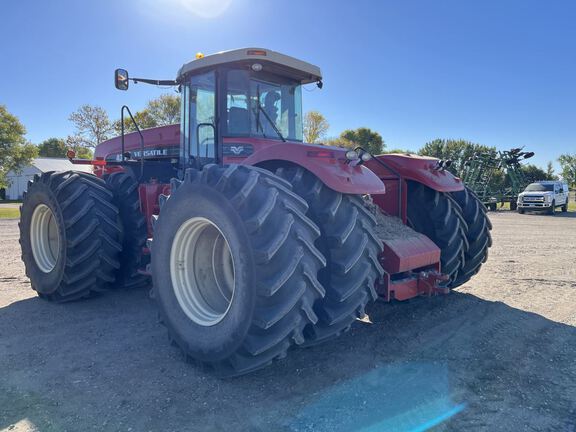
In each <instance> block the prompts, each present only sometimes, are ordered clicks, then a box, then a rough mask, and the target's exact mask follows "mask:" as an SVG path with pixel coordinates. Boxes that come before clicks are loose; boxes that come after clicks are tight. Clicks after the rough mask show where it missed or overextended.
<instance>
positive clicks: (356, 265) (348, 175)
mask: <svg viewBox="0 0 576 432" xmlns="http://www.w3.org/2000/svg"><path fill="white" fill-rule="evenodd" d="M115 79H116V87H117V88H119V89H122V90H126V89H127V88H128V83H129V80H132V81H134V82H146V83H153V84H162V85H174V86H177V87H178V89H179V91H180V93H181V98H182V114H181V123H180V125H171V126H165V127H158V128H152V129H147V130H143V131H140V130H139V129H138V126H137V125H136V124H135V122H133V123H134V127H135V129H136V132H132V133H129V134H124V133H122V136H120V137H117V138H114V139H111V140H109V141H106V142H103V143H102V144H100V145H99V146H98V147H97V148H96V152H95V159H94V160H93V161H84V162H82V161H80V160H76V159H74V155H73V152H71V153H70V155H69V156H70V159H71V160H72V161H73V162H74V163H89V164H92V165H93V166H94V175H91V174H87V173H83V172H75V171H68V172H48V173H44V174H42V175H41V176H39V177H36V178H35V179H34V181H33V182H31V183H30V184H29V186H28V192H27V194H26V196H25V199H24V203H23V205H22V216H21V223H20V234H21V238H20V242H21V245H22V258H23V260H24V263H25V265H26V273H27V275H28V276H29V278H30V281H31V284H32V288H33V289H34V290H36V291H37V292H38V295H39V296H41V297H42V298H45V299H48V300H53V301H59V302H61V301H70V300H77V299H80V298H84V297H88V296H90V295H91V294H93V293H97V292H101V291H105V290H107V289H109V288H113V287H119V286H139V285H148V284H149V283H150V278H151V282H152V290H151V295H152V297H153V298H155V299H156V302H157V304H158V308H159V310H160V316H161V319H162V322H163V323H164V324H165V326H166V327H167V329H168V333H169V337H170V339H171V340H172V341H173V342H174V343H175V344H176V345H178V346H179V347H180V348H181V349H182V351H183V352H184V353H185V355H186V356H188V357H190V358H193V359H195V360H198V361H200V362H202V363H205V364H207V365H209V366H210V367H212V368H213V369H214V370H215V371H216V372H217V373H220V374H223V375H239V374H243V373H247V372H250V371H253V370H256V369H259V368H261V367H263V366H266V365H268V364H270V363H271V362H273V361H274V360H275V359H279V358H282V357H284V356H285V355H286V354H287V352H288V350H289V349H290V348H292V347H294V346H311V345H315V344H317V343H320V342H323V341H325V340H328V339H331V338H333V337H335V336H338V335H339V334H341V333H342V332H344V331H346V330H348V329H349V328H350V326H351V325H352V324H353V323H354V321H355V320H356V319H357V318H361V317H363V316H364V313H365V312H364V310H365V307H366V305H367V304H368V303H369V302H372V301H374V300H376V298H377V297H378V296H380V297H381V298H383V299H384V300H386V301H391V300H394V299H396V300H404V299H408V298H411V297H415V296H419V295H431V294H438V293H447V292H448V291H449V289H451V288H454V287H457V286H459V285H461V284H462V283H464V282H466V281H467V280H468V279H470V277H472V276H473V275H474V274H475V273H477V272H478V270H479V269H480V266H481V265H482V263H483V262H484V261H485V260H486V258H487V253H488V248H489V247H490V245H491V239H490V228H491V226H490V222H489V220H488V218H487V217H486V215H485V211H484V207H483V206H482V204H481V203H480V202H479V201H478V199H477V198H476V197H475V196H474V194H473V193H471V192H470V191H469V190H468V189H467V188H466V187H465V186H464V184H463V183H462V182H461V180H460V179H458V178H456V177H454V176H453V175H451V174H450V173H449V172H448V171H446V170H445V168H446V167H447V165H448V163H449V162H448V161H441V160H437V159H433V158H425V157H418V156H414V155H398V154H394V155H381V156H375V157H374V156H372V155H370V154H369V153H368V152H366V151H365V150H364V149H361V148H357V149H355V150H346V149H341V148H336V147H327V146H322V145H312V144H305V143H303V142H302V103H301V87H302V86H303V85H306V84H314V83H315V84H317V85H318V87H320V88H321V87H322V76H321V73H320V69H319V68H317V67H316V66H313V65H311V64H309V63H305V62H303V61H300V60H297V59H295V58H292V57H288V56H286V55H283V54H279V53H276V52H274V51H271V50H266V49H260V48H248V49H239V50H234V51H228V52H222V53H217V54H214V55H210V56H202V55H200V54H199V55H198V56H197V58H196V59H195V60H193V61H191V62H189V63H187V64H185V65H184V66H183V67H182V68H181V69H180V70H179V72H178V76H177V78H176V80H175V81H156V80H149V79H140V78H129V76H128V73H127V72H126V71H125V70H121V69H118V70H117V71H116V74H115ZM125 112H127V113H128V114H129V116H130V118H131V117H132V114H131V113H130V111H129V109H128V108H127V107H123V108H122V125H124V113H125ZM128 120H130V119H128ZM132 121H133V118H132Z"/></svg>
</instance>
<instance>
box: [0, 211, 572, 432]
mask: <svg viewBox="0 0 576 432" xmlns="http://www.w3.org/2000/svg"><path fill="white" fill-rule="evenodd" d="M491 218H492V221H493V224H494V231H493V236H494V247H493V248H492V250H491V255H490V259H489V261H488V263H487V264H486V265H485V266H484V268H483V269H482V271H481V272H480V274H479V275H477V276H476V277H475V278H474V279H473V280H472V281H470V282H469V283H468V284H466V285H465V286H463V287H461V288H460V289H458V290H457V291H456V292H453V293H452V294H450V295H448V296H444V297H433V298H419V299H415V300H411V301H409V302H405V303H396V304H385V303H377V304H375V305H373V306H372V307H371V309H370V311H369V312H370V320H366V322H359V323H358V324H357V325H356V326H355V328H354V329H353V331H352V332H350V333H349V334H347V335H345V336H343V337H341V338H339V339H337V340H335V341H333V342H330V343H327V344H325V345H322V346H320V347H316V348H310V349H301V350H295V351H294V352H292V353H290V355H289V356H288V357H287V358H286V359H285V360H283V361H281V362H279V363H277V364H276V365H274V366H273V367H271V368H268V369H265V370H263V371H260V372H257V373H255V374H252V375H249V376H246V377H241V378H236V379H232V380H219V379H216V378H214V377H212V376H211V375H209V374H208V373H206V372H205V371H203V370H202V369H201V368H200V367H198V366H196V365H194V364H189V363H186V362H185V361H184V359H183V358H182V356H181V355H180V353H179V352H178V350H177V349H176V348H174V347H172V346H170V345H169V343H168V341H167V338H166V334H165V331H164V329H163V328H162V327H161V326H160V325H159V324H158V323H157V320H156V312H155V309H154V305H153V303H152V301H151V300H149V299H148V297H147V295H146V293H145V292H143V291H128V292H126V291H120V292H111V293H109V294H107V295H105V296H102V297H99V298H96V299H92V300H88V301H83V302H78V303H73V304H66V305H54V304H49V303H47V302H45V301H42V300H40V299H39V298H37V297H36V296H35V295H34V293H33V292H32V291H31V290H30V288H29V283H28V281H27V279H26V277H25V276H24V273H23V265H22V263H21V262H20V251H19V246H18V230H17V222H16V221H10V220H0V245H1V246H0V262H2V266H1V267H0V371H1V373H0V430H15V431H34V430H38V431H58V432H60V431H192V430H251V431H276V430H281V431H346V430H372V431H381V430H393V431H401V430H425V429H426V428H428V427H435V430H439V431H460V430H486V431H512V430H514V431H523V430H527V431H534V430H557V431H566V432H568V431H575V430H576V361H575V359H576V328H575V325H576V282H575V280H576V278H575V276H576V274H575V273H576V270H575V265H574V263H575V262H576V247H575V246H576V213H570V214H568V215H561V216H560V215H558V216H556V217H548V216H541V215H524V216H521V215H517V214H513V213H507V212H496V213H492V214H491ZM434 425H436V426H434Z"/></svg>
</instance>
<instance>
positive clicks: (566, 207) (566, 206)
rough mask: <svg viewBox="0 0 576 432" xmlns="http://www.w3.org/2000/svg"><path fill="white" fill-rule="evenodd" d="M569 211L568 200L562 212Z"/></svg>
mask: <svg viewBox="0 0 576 432" xmlns="http://www.w3.org/2000/svg"><path fill="white" fill-rule="evenodd" d="M567 211H568V201H566V204H564V205H563V206H562V213H566V212H567Z"/></svg>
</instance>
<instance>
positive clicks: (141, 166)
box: [120, 105, 144, 180]
mask: <svg viewBox="0 0 576 432" xmlns="http://www.w3.org/2000/svg"><path fill="white" fill-rule="evenodd" d="M124 110H126V111H128V114H129V115H130V119H131V120H132V124H133V125H134V127H135V128H136V132H138V135H140V178H139V180H142V177H143V176H144V136H143V135H142V132H140V128H139V127H138V123H136V120H134V116H133V115H132V112H131V111H130V108H128V106H127V105H122V109H121V110H120V123H121V125H122V126H121V128H122V162H125V156H124Z"/></svg>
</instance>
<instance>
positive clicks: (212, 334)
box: [152, 183, 256, 361]
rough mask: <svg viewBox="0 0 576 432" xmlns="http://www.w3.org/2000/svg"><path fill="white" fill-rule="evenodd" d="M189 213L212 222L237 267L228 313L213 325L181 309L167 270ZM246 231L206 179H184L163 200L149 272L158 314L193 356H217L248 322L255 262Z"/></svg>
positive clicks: (233, 345) (238, 340)
mask: <svg viewBox="0 0 576 432" xmlns="http://www.w3.org/2000/svg"><path fill="white" fill-rule="evenodd" d="M193 217H204V218H206V219H208V220H210V221H211V222H212V223H214V224H215V225H216V226H217V227H218V228H219V229H220V231H221V232H222V233H223V234H224V236H225V238H226V239H227V241H228V245H229V247H230V251H231V253H232V258H233V261H234V269H235V291H234V296H233V299H232V304H231V305H230V309H229V311H228V312H227V314H226V316H225V317H224V318H223V319H222V321H220V322H219V323H217V324H215V325H213V326H201V325H199V324H197V323H195V322H194V321H192V320H191V319H190V318H188V316H187V315H186V314H185V313H184V311H183V310H182V309H181V307H180V305H179V303H178V300H177V298H176V295H175V293H174V288H173V286H172V279H171V275H170V255H171V249H172V243H173V241H174V237H175V235H176V233H177V231H178V229H179V228H180V226H181V225H182V224H183V223H184V222H186V221H187V220H189V219H190V218H193ZM251 256H252V254H251V252H250V248H249V237H248V234H247V233H246V230H245V228H244V223H243V221H242V219H241V218H240V216H239V215H238V213H237V211H236V210H235V209H234V207H233V206H232V205H231V204H230V203H229V201H228V199H227V198H226V197H224V196H223V195H222V194H221V193H220V192H219V191H217V190H215V189H213V188H210V187H207V186H206V185H196V184H191V183H183V184H182V185H181V186H180V187H179V188H178V190H177V191H176V192H175V193H174V194H173V195H172V196H171V197H170V198H169V199H168V200H167V201H166V203H165V204H164V206H163V207H162V210H161V215H160V219H159V222H158V223H157V224H156V228H155V232H154V240H153V244H152V278H153V282H154V290H155V293H156V298H157V301H158V304H159V308H160V314H161V316H162V319H163V320H164V322H165V323H166V324H167V327H168V328H169V329H171V330H172V332H171V333H172V334H171V336H172V337H173V338H176V339H178V343H179V344H180V345H183V346H185V347H186V350H187V351H188V352H190V354H192V355H193V356H194V357H195V358H197V359H199V360H204V361H214V360H221V359H224V358H226V357H228V356H229V355H230V354H231V353H233V352H235V351H236V350H237V348H238V347H239V346H240V345H241V344H242V342H243V340H244V338H245V336H246V334H247V332H248V329H249V327H250V325H251V323H252V316H253V313H254V308H255V302H256V289H255V288H256V287H255V283H254V281H255V274H254V272H255V266H254V263H253V262H252V258H251Z"/></svg>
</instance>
